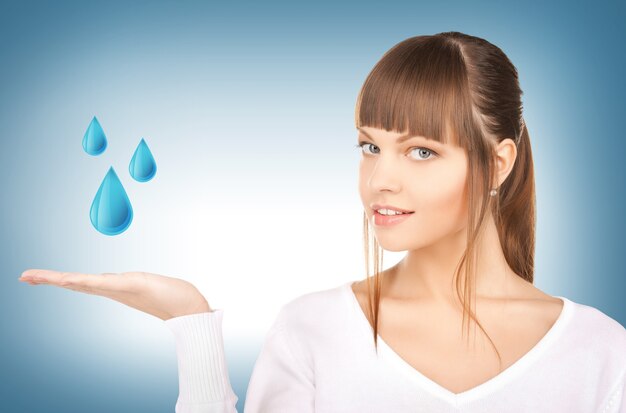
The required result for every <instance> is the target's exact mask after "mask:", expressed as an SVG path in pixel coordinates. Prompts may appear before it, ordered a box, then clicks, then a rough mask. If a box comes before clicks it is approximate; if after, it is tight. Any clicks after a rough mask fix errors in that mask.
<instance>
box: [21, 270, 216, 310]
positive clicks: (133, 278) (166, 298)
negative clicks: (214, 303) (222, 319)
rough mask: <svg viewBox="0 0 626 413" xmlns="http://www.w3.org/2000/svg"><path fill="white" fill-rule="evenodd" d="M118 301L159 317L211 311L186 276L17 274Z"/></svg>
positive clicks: (58, 272) (30, 279)
mask: <svg viewBox="0 0 626 413" xmlns="http://www.w3.org/2000/svg"><path fill="white" fill-rule="evenodd" d="M18 279H19V280H20V281H25V282H27V283H29V284H31V285H39V284H50V285H56V286H58V287H63V288H67V289H70V290H74V291H80V292H83V293H87V294H95V295H100V296H103V297H107V298H110V299H112V300H115V301H119V302H120V303H122V304H126V305H127V306H129V307H133V308H136V309H138V310H141V311H143V312H144V313H148V314H151V315H153V316H155V317H158V318H160V319H162V320H168V319H170V318H173V317H179V316H183V315H188V314H195V313H202V312H209V311H212V310H211V308H210V307H209V303H208V302H207V300H206V299H205V298H204V296H203V295H202V294H201V293H200V291H198V289H197V288H196V287H195V286H194V285H193V284H191V283H190V282H187V281H185V280H181V279H178V278H173V277H167V276H164V275H158V274H150V273H146V272H123V273H119V274H113V273H103V274H81V273H75V272H60V271H53V270H43V269H29V270H26V271H24V272H23V273H22V276H21V277H20V278H18Z"/></svg>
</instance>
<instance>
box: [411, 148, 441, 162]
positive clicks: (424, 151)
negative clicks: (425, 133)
mask: <svg viewBox="0 0 626 413" xmlns="http://www.w3.org/2000/svg"><path fill="white" fill-rule="evenodd" d="M409 152H411V153H413V152H415V153H417V157H416V158H415V159H421V160H428V159H430V158H433V157H436V156H437V152H435V151H432V150H430V149H428V148H422V147H419V146H418V147H415V148H411V150H410V151H409ZM430 155H432V156H430Z"/></svg>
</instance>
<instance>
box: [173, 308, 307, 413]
mask: <svg viewBox="0 0 626 413" xmlns="http://www.w3.org/2000/svg"><path fill="white" fill-rule="evenodd" d="M284 314H285V312H284V311H281V312H280V314H279V316H278V318H277V319H276V320H275V322H274V324H273V325H272V327H271V328H270V330H269V331H268V333H267V335H266V337H265V341H264V343H263V346H262V348H261V352H260V353H259V356H258V358H257V360H256V363H255V365H254V368H253V371H252V376H251V378H250V382H249V384H248V391H247V394H246V401H245V406H244V412H245V413H264V412H276V413H296V412H297V413H310V412H314V410H315V408H314V403H315V401H314V400H315V386H314V380H313V369H312V368H311V366H310V364H309V363H306V362H305V360H306V358H305V357H304V353H303V351H302V346H301V345H300V344H301V341H298V340H295V339H294V338H293V335H292V334H291V333H290V331H289V328H288V326H287V323H286V322H285V317H284ZM222 316H223V310H214V311H212V312H205V313H198V314H191V315H186V316H181V317H174V318H171V319H169V320H166V321H165V323H166V324H167V326H168V327H169V328H170V329H171V330H172V332H173V333H174V336H175V338H176V353H177V358H178V376H179V379H178V383H179V396H178V401H177V402H176V413H217V412H219V413H236V412H237V410H236V407H235V405H236V403H237V400H238V398H237V396H236V395H235V393H234V392H233V390H232V388H231V385H230V380H229V377H228V370H227V367H226V362H225V358H224V345H223V338H222V329H221V327H222Z"/></svg>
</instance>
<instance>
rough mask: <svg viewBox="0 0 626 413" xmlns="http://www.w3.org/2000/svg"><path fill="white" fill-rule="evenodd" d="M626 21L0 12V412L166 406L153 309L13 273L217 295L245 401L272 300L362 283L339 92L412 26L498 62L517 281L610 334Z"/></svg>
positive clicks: (215, 9)
mask: <svg viewBox="0 0 626 413" xmlns="http://www.w3.org/2000/svg"><path fill="white" fill-rule="evenodd" d="M624 21H626V13H625V10H624V6H623V4H622V5H618V3H617V2H615V3H596V4H595V5H592V4H591V2H587V4H583V3H582V2H575V3H574V2H563V3H562V4H558V3H557V2H553V3H552V5H546V4H544V3H542V2H519V1H515V2H503V1H499V2H471V3H468V2H449V1H448V2H415V1H414V2H407V3H400V2H395V3H394V2H391V3H388V4H382V3H379V2H371V3H370V2H364V1H360V2H358V3H354V4H349V3H344V4H334V3H330V2H328V3H327V4H323V3H322V2H316V3H307V4H293V3H289V2H285V3H282V4H281V3H254V2H237V3H236V4H234V3H233V4H226V3H223V4H218V3H216V4H210V3H200V2H197V3H194V2H185V3H182V2H181V3H177V2H133V3H132V4H127V3H125V2H119V3H115V2H107V3H103V2H97V3H96V2H93V3H92V4H85V3H84V2H75V3H62V2H50V3H41V4H36V3H31V2H19V3H18V2H4V3H3V4H2V6H0V35H1V38H2V39H3V41H2V42H1V43H0V56H1V58H2V64H1V65H0V90H1V95H0V168H2V169H1V172H2V173H1V174H0V180H1V186H0V187H1V188H2V204H1V208H2V211H1V212H2V213H1V214H0V219H1V228H2V240H1V242H2V244H1V245H2V248H1V250H0V263H1V264H2V274H3V277H2V288H1V289H0V294H2V297H1V298H2V299H1V300H0V303H1V304H0V305H1V306H2V317H1V318H0V322H1V323H2V330H3V340H2V347H3V348H2V366H3V368H2V369H1V370H0V371H1V372H0V374H1V375H2V380H1V381H2V383H3V384H2V386H0V393H1V394H0V399H1V400H2V403H3V407H2V410H3V411H14V412H18V411H20V412H65V413H69V412H84V411H90V412H112V411H115V412H138V411H145V412H172V411H173V410H174V404H175V402H176V398H177V395H178V382H177V366H176V354H175V347H174V340H173V336H172V335H171V332H170V331H169V330H167V328H166V327H165V326H164V324H163V323H162V321H161V320H159V319H157V318H155V317H152V316H149V315H146V314H143V313H140V312H138V311H136V310H134V309H131V308H129V307H126V306H123V305H121V304H119V303H117V302H113V301H110V300H107V299H105V298H103V297H98V296H91V295H86V294H80V293H77V292H74V291H70V290H65V289H60V288H56V287H51V286H30V285H28V284H24V283H21V282H19V281H17V277H18V276H19V274H20V273H21V272H22V271H23V270H25V269H27V268H51V269H57V270H64V271H78V272H91V273H102V272H122V271H131V270H143V271H149V272H154V273H159V274H167V275H170V276H176V277H180V278H185V279H187V280H189V281H191V282H193V283H194V284H196V285H197V286H198V287H199V288H200V289H201V291H202V292H203V293H204V294H205V295H206V296H207V298H208V299H209V302H210V303H211V304H212V307H214V308H224V309H225V315H224V325H223V331H224V339H225V345H226V356H227V361H228V366H229V371H230V376H231V381H232V384H233V388H234V390H235V391H236V393H237V395H238V396H239V402H238V405H237V408H238V410H239V411H243V403H244V401H245V392H246V390H247V383H248V379H249V376H250V373H251V370H252V367H253V365H254V361H255V359H256V357H257V355H258V352H259V350H260V346H261V343H262V339H263V334H264V333H265V331H266V329H267V328H268V327H269V324H270V322H271V321H272V320H273V317H274V316H275V314H276V311H277V310H278V308H279V307H280V305H282V304H283V303H285V302H287V301H289V300H291V299H292V298H294V297H296V296H298V295H300V294H304V293H306V292H310V291H315V290H319V289H325V288H331V287H334V286H337V285H339V284H341V283H344V282H347V281H349V280H357V279H361V278H363V276H364V272H363V271H364V270H363V265H362V261H363V260H362V255H361V254H362V253H361V251H362V248H361V211H362V209H361V205H360V201H359V199H358V193H357V189H356V188H357V187H356V184H357V165H358V157H359V155H358V152H357V151H356V150H355V149H354V148H353V146H354V144H356V134H355V130H354V104H355V99H356V96H357V93H358V90H359V88H360V87H361V85H362V82H363V81H364V80H365V77H366V75H367V74H368V73H369V70H370V69H371V68H372V67H373V65H374V64H375V63H376V62H377V61H378V59H380V57H381V56H382V54H383V53H384V52H385V51H386V50H388V49H389V48H390V47H391V46H393V45H394V44H396V43H398V42H399V41H401V40H404V39H405V38H408V37H410V36H414V35H418V34H432V33H437V32H441V31H448V30H458V31H462V32H466V33H469V34H473V35H477V36H480V37H484V38H486V39H488V40H489V41H491V42H492V43H495V44H496V45H498V46H499V47H501V48H502V49H503V50H504V52H505V53H507V55H508V56H509V57H510V58H511V60H512V61H513V63H514V64H515V65H516V66H517V68H518V70H519V73H520V82H521V86H522V89H523V90H524V96H523V102H524V108H525V120H526V123H527V126H528V129H529V132H530V136H531V141H532V144H533V152H534V158H535V168H536V171H535V172H536V183H537V202H538V229H537V254H536V276H535V278H536V285H537V286H538V287H539V288H541V289H542V290H544V291H546V292H547V293H549V294H553V295H563V296H567V297H569V298H570V299H572V300H574V301H577V302H580V303H584V304H588V305H592V306H594V307H596V308H598V309H600V310H601V311H603V312H604V313H606V314H607V315H609V316H611V317H612V318H614V319H616V320H617V321H619V322H620V323H622V324H625V323H626V308H625V305H624V301H623V297H624V292H625V291H626V288H625V281H624V278H625V277H624V275H625V274H624V270H623V266H622V261H621V258H623V256H624V241H623V234H624V233H625V232H626V225H625V220H624V218H623V211H625V210H626V205H624V203H625V202H624V201H625V199H624V183H625V182H626V181H625V174H626V170H625V169H624V168H625V167H624V165H625V164H624V162H623V158H624V155H623V154H624V153H625V152H626V139H624V138H625V136H624V132H623V127H622V126H623V125H622V124H621V123H620V121H619V119H622V118H623V115H624V112H625V109H626V107H625V103H624V102H625V101H624V94H625V92H626V90H625V89H626V87H625V84H626V83H625V81H624V74H623V68H624V65H625V63H626V59H625V53H626V52H625V50H626V48H624V45H623V42H624V39H626V29H625V28H624V25H623V22H624ZM94 115H95V116H97V117H98V119H99V121H100V122H101V124H102V127H103V129H104V131H105V133H106V134H107V138H108V140H109V147H108V148H107V150H106V151H105V152H104V153H103V154H102V155H100V156H99V157H91V156H89V155H87V154H85V153H84V152H83V151H82V147H81V139H82V137H83V134H84V132H85V130H86V128H87V126H88V124H89V122H90V121H91V118H92V117H93V116H94ZM142 137H143V138H145V140H146V142H147V144H148V146H149V147H150V149H151V151H152V153H153V155H154V157H155V159H156V161H157V166H158V172H157V174H156V176H155V178H154V179H153V180H152V181H150V182H148V183H138V182H136V181H134V180H132V179H131V178H130V176H129V174H128V163H129V162H130V158H131V156H132V154H133V151H134V149H135V147H136V146H137V144H138V143H139V141H140V140H141V138H142ZM110 166H113V167H114V169H115V170H116V172H117V174H118V175H119V177H120V179H121V180H122V183H123V184H124V186H125V188H126V190H127V192H128V194H129V197H130V199H131V202H132V203H133V207H134V213H135V217H134V220H133V223H132V224H131V226H130V228H129V229H128V230H127V231H126V232H125V233H123V234H121V235H119V236H116V237H107V236H104V235H102V234H100V233H98V232H97V231H95V230H94V229H93V227H92V226H91V223H90V222H89V218H88V212H89V207H90V205H91V201H92V199H93V196H94V195H95V193H96V191H97V189H98V187H99V185H100V182H101V181H102V179H103V177H104V175H105V174H106V171H107V170H108V168H109V167H110ZM389 256H391V258H393V259H397V258H399V257H398V256H395V257H394V255H393V254H391V255H386V256H385V257H386V258H385V259H386V261H385V266H388V265H391V264H392V263H393V262H389V259H388V258H387V257H389ZM392 261H393V260H392ZM294 269H297V271H294ZM278 286H280V287H278Z"/></svg>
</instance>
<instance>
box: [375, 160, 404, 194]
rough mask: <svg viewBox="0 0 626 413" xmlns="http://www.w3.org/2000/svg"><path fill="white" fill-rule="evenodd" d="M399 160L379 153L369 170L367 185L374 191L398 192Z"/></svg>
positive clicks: (399, 185)
mask: <svg viewBox="0 0 626 413" xmlns="http://www.w3.org/2000/svg"><path fill="white" fill-rule="evenodd" d="M400 178H401V177H400V162H399V161H398V159H395V158H394V157H393V156H391V155H390V156H383V155H379V156H378V158H377V159H376V163H375V164H374V167H373V168H372V170H371V173H370V176H369V179H368V186H369V187H370V189H371V190H372V191H374V192H383V191H389V192H398V191H400V189H401V187H402V186H401V184H400V181H401V179H400Z"/></svg>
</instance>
